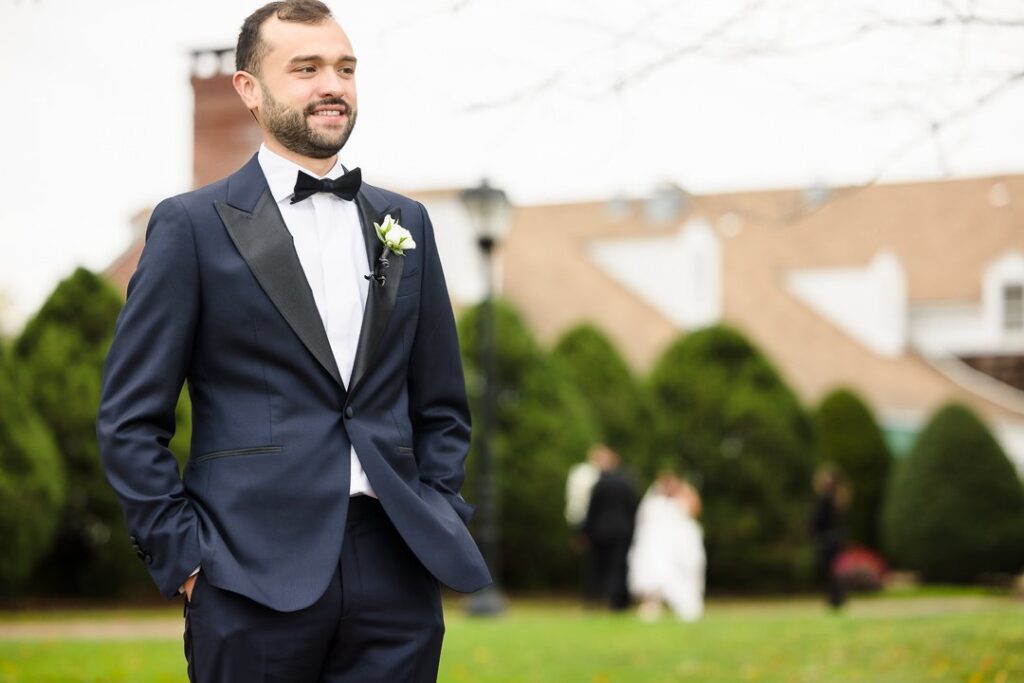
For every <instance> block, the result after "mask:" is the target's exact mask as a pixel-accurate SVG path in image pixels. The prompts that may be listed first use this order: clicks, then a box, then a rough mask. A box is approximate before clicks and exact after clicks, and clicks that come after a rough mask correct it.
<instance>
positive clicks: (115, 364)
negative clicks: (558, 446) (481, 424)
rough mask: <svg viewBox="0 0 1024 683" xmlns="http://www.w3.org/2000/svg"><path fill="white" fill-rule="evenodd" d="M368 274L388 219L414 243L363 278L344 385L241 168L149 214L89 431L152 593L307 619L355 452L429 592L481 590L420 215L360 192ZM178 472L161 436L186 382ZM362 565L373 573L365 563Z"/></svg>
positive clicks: (336, 538) (268, 202)
mask: <svg viewBox="0 0 1024 683" xmlns="http://www.w3.org/2000/svg"><path fill="white" fill-rule="evenodd" d="M355 201H356V202H357V204H358V207H359V214H360V220H361V222H362V227H363V230H364V235H365V241H366V247H367V254H366V258H367V273H369V272H370V271H371V267H378V264H377V263H376V262H377V259H378V257H379V256H380V255H381V250H382V249H383V245H382V244H381V242H380V241H379V239H378V238H377V236H376V233H375V231H374V228H373V223H374V222H377V223H381V222H383V220H382V219H383V216H384V215H385V214H391V215H392V216H393V217H395V218H398V219H399V220H400V221H401V223H402V225H403V226H404V227H405V228H407V229H408V230H409V231H411V233H412V235H413V239H415V241H416V248H415V249H412V250H408V251H406V252H405V255H404V256H399V255H397V254H391V255H390V257H389V264H390V265H389V266H388V267H387V268H383V269H381V270H379V272H380V273H382V274H384V276H385V279H384V283H383V284H382V285H381V284H376V283H373V282H371V283H370V291H369V296H368V299H367V304H366V310H365V313H364V319H363V323H362V327H361V330H360V333H359V343H358V347H357V352H356V358H355V365H354V368H353V371H352V377H351V381H350V383H349V384H350V386H345V384H344V383H343V382H342V379H341V377H340V375H339V372H338V368H337V366H336V364H335V362H334V356H333V355H332V353H331V348H330V345H329V343H328V339H327V334H326V332H325V331H324V328H323V325H322V323H321V319H320V315H319V313H318V311H317V308H316V304H315V302H314V300H313V294H312V291H311V290H310V288H309V284H308V282H307V281H306V279H305V275H304V274H303V271H302V268H301V265H300V263H299V259H298V255H297V254H296V252H295V249H294V246H293V243H292V238H291V234H290V233H289V232H288V229H287V227H286V226H285V224H284V222H283V220H282V218H281V214H280V211H279V210H278V208H277V205H276V204H275V202H274V200H273V198H272V197H271V195H270V191H269V189H268V186H267V182H266V179H265V177H264V175H263V172H262V169H261V168H260V166H259V163H258V162H257V160H256V157H255V156H254V157H253V158H252V159H251V160H250V161H249V162H248V163H247V164H246V165H245V166H244V167H243V168H242V169H241V170H239V171H238V172H237V173H235V174H234V175H232V176H229V177H228V178H225V179H223V180H221V181H219V182H216V183H213V184H212V185H208V186H206V187H203V188H200V189H198V190H195V191H193V192H189V193H186V194H183V195H180V196H177V197H173V198H171V199H168V200H165V201H163V202H161V203H160V204H159V205H158V206H157V207H156V209H155V210H154V211H153V216H152V218H151V220H150V223H149V228H148V230H147V237H146V245H145V248H144V250H143V252H142V256H141V258H140V260H139V266H138V270H137V271H136V273H135V275H134V276H133V277H132V280H131V282H130V284H129V287H128V300H127V303H126V304H125V307H124V310H123V311H122V313H121V315H120V317H119V319H118V322H117V327H116V331H115V334H114V341H113V344H112V345H111V348H110V352H109V354H108V356H107V362H106V367H105V372H104V381H103V396H102V399H101V403H100V411H99V418H98V421H97V431H98V434H99V439H100V450H101V456H102V459H103V465H104V468H105V472H106V475H107V479H108V481H109V482H110V484H111V485H112V486H113V488H114V489H115V490H116V491H117V494H118V496H119V498H120V500H121V503H122V506H123V507H124V512H125V518H126V521H127V525H128V529H129V532H130V533H131V535H132V541H133V543H134V545H135V547H136V550H137V552H138V554H139V556H140V557H142V558H143V560H144V561H145V562H146V563H147V565H148V568H149V571H150V573H151V575H152V576H153V579H154V580H155V582H156V584H157V585H158V586H159V588H160V591H161V592H162V593H163V594H164V595H165V596H167V597H171V596H173V595H174V594H175V593H176V592H177V589H178V587H179V585H181V583H182V582H183V581H184V580H185V579H186V578H187V577H188V576H189V574H190V573H191V572H192V570H193V569H194V568H195V567H196V566H199V565H201V566H202V571H203V573H204V575H205V576H206V578H207V579H208V580H209V581H210V583H212V584H213V585H215V586H218V587H220V588H224V589H227V590H231V591H234V592H237V593H240V594H242V595H245V596H248V597H250V598H252V599H253V600H256V601H257V602H260V603H262V604H264V605H267V606H269V607H271V608H273V609H277V610H281V611H293V610H298V609H302V608H304V607H306V606H308V605H310V604H312V603H313V602H314V601H315V600H316V599H317V598H318V597H320V595H321V594H322V593H323V591H324V590H325V589H326V587H327V584H328V582H329V581H330V579H331V576H332V574H333V573H334V571H335V569H336V568H337V565H338V559H339V556H340V553H341V546H342V542H343V536H344V531H345V519H346V512H347V509H348V491H349V476H350V475H349V458H350V451H349V446H350V445H355V449H356V451H357V452H358V454H359V459H360V462H361V464H362V466H363V469H364V470H365V471H366V474H367V476H368V477H369V480H370V483H371V485H372V486H373V489H374V492H375V493H376V494H377V496H378V497H379V498H380V501H381V504H382V505H383V507H384V510H385V511H386V512H387V514H388V516H389V517H390V518H391V520H392V522H393V523H394V525H395V527H396V528H397V529H398V531H399V533H400V534H401V536H402V538H403V539H404V540H405V541H406V543H407V544H408V545H409V547H410V548H411V549H412V551H413V552H414V553H415V554H416V556H417V557H418V558H419V559H420V561H421V562H422V563H423V565H424V566H425V567H426V568H427V569H428V570H429V571H430V572H431V573H433V574H434V576H436V577H437V579H438V580H439V581H441V582H442V583H444V584H447V585H448V586H450V587H452V588H454V589H456V590H459V591H463V592H468V591H473V590H477V589H479V588H482V587H483V586H485V585H487V584H488V583H489V582H490V576H489V574H488V571H487V568H486V565H485V563H484V561H483V559H482V557H481V556H480V552H479V550H478V549H477V546H476V544H475V543H474V541H473V539H472V537H471V536H470V534H469V532H468V530H467V528H466V524H467V522H468V520H469V517H470V515H471V514H472V507H471V506H470V505H469V504H468V503H466V502H465V501H464V500H463V499H462V497H461V496H460V495H459V490H460V488H461V486H462V482H463V478H464V467H463V463H464V460H465V457H466V453H467V451H468V448H469V411H468V406H467V402H466V394H465V386H464V381H463V375H462V365H461V361H460V358H459V346H458V339H457V337H456V332H455V324H454V319H453V316H452V310H451V304H450V302H449V299H448V291H447V288H446V286H445V281H444V275H443V273H442V272H441V263H440V260H439V259H438V254H437V248H436V245H435V241H434V235H433V228H432V227H431V224H430V219H429V218H428V217H427V213H426V211H425V210H424V208H423V206H422V205H420V204H419V203H418V202H415V201H413V200H410V199H408V198H406V197H402V196H400V195H397V194H394V193H391V192H387V191H385V190H381V189H378V188H375V187H371V186H368V185H365V184H364V185H363V187H362V189H361V190H360V192H359V195H358V196H357V198H356V200H355ZM186 381H187V382H188V389H189V394H190V396H191V399H192V450H191V458H190V459H189V461H188V464H187V465H186V466H185V470H184V473H183V475H181V476H179V472H178V467H177V464H176V462H175V459H174V457H173V455H172V454H171V452H170V451H169V450H168V447H167V445H168V442H169V440H170V438H171V436H172V435H173V433H174V426H175V425H174V408H175V404H176V401H177V398H178V394H179V393H180V391H181V387H182V384H183V382H186ZM370 571H372V568H371V569H370Z"/></svg>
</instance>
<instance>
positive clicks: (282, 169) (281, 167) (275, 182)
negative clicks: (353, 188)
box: [257, 144, 345, 203]
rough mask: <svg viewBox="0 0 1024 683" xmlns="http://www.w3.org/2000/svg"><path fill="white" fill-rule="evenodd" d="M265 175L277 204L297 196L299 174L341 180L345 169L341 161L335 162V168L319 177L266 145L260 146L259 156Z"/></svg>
mask: <svg viewBox="0 0 1024 683" xmlns="http://www.w3.org/2000/svg"><path fill="white" fill-rule="evenodd" d="M257 159H258V161H259V163H260V168H262V169H263V175H264V176H266V178H267V185H268V186H269V187H270V194H271V195H272V196H273V197H274V201H275V202H278V203H280V202H282V201H284V200H285V199H288V198H289V197H291V196H292V195H293V194H295V179H296V178H297V177H298V172H299V171H302V172H303V173H306V174H308V175H311V176H313V177H314V178H331V179H334V178H339V177H341V176H342V175H344V173H345V167H344V166H342V165H341V159H340V158H338V159H336V160H335V162H334V167H333V168H331V170H330V171H328V172H327V174H326V175H319V174H317V173H314V172H313V171H310V170H309V169H308V168H303V167H302V166H299V165H298V164H296V163H295V162H294V161H289V160H288V159H285V158H284V157H283V156H281V155H280V154H278V153H276V152H274V151H272V150H271V149H270V148H269V147H267V146H266V144H262V145H260V151H259V154H258V155H257Z"/></svg>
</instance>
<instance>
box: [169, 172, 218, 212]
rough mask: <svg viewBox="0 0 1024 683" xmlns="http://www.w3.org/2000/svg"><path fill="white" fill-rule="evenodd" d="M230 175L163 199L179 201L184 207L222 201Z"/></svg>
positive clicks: (207, 204)
mask: <svg viewBox="0 0 1024 683" xmlns="http://www.w3.org/2000/svg"><path fill="white" fill-rule="evenodd" d="M230 177H231V176H228V177H227V178H221V179H220V180H215V181H214V182H212V183H209V184H207V185H203V186H202V187H197V188H195V189H193V190H189V191H187V192H182V193H180V194H176V195H174V196H172V197H168V198H167V199H165V200H164V201H166V202H176V203H179V204H181V205H183V206H184V207H185V208H186V209H193V208H197V207H200V206H203V207H205V206H210V205H211V204H213V203H214V202H217V201H224V200H225V199H226V197H227V194H228V180H229V178H230Z"/></svg>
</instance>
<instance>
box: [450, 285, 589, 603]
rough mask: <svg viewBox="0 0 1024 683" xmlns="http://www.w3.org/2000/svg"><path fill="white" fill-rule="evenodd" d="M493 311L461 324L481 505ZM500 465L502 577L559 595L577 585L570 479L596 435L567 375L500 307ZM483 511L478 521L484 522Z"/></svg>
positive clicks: (470, 469) (470, 488)
mask: <svg viewBox="0 0 1024 683" xmlns="http://www.w3.org/2000/svg"><path fill="white" fill-rule="evenodd" d="M486 306H487V304H482V305H480V306H476V307H473V308H470V309H468V310H466V311H464V312H463V314H462V317H461V318H460V320H459V339H460V342H461V345H462V357H463V364H464V366H465V372H466V387H467V391H468V392H469V398H470V409H471V411H472V414H473V443H472V447H471V450H470V457H469V459H468V460H467V462H466V467H467V475H468V476H467V480H466V485H465V487H464V493H465V497H466V498H467V499H468V500H470V502H472V503H474V504H476V505H479V504H480V503H481V500H480V496H479V493H478V490H477V479H478V477H477V468H478V467H479V445H480V444H479V439H480V437H481V436H482V433H481V430H480V419H479V408H480V402H481V397H482V393H483V389H484V382H483V376H482V370H481V362H480V360H481V355H480V354H481V350H482V349H481V346H480V332H481V323H482V322H483V321H482V318H481V316H482V315H486V311H487V309H486ZM494 317H495V328H494V342H495V346H496V353H495V371H496V375H497V382H496V385H497V386H496V387H495V389H496V391H497V406H496V412H497V415H496V424H495V435H494V442H493V444H492V453H493V454H494V458H495V461H496V467H495V470H496V472H495V476H496V480H497V485H496V489H497V495H498V506H497V507H498V517H499V526H500V529H501V543H500V551H501V571H500V577H501V580H502V581H503V583H504V584H505V585H506V586H508V587H510V588H520V589H522V588H526V589H537V588H552V587H564V586H569V585H572V584H574V583H575V582H576V581H577V580H578V576H577V574H578V570H577V567H576V561H575V559H574V557H573V555H572V553H571V552H570V550H569V546H568V542H567V539H568V537H569V530H568V528H567V525H566V522H565V518H564V517H563V514H562V513H563V506H564V491H565V477H566V475H567V474H568V472H569V468H570V467H571V466H572V465H573V464H574V463H576V462H579V461H580V460H582V459H583V458H584V456H585V455H586V451H587V448H588V447H589V446H590V444H591V443H593V441H594V439H595V438H596V431H595V429H594V426H593V423H592V421H591V417H590V413H589V412H588V410H587V407H586V405H585V403H584V402H583V400H582V398H581V397H580V396H579V394H578V393H577V392H576V390H575V388H574V387H573V385H572V383H571V382H570V381H569V380H568V378H567V376H566V373H565V370H564V368H562V367H561V365H560V364H559V363H558V362H557V360H556V359H553V358H551V357H550V356H549V355H547V354H546V353H544V351H543V349H541V348H540V347H539V346H538V345H537V343H536V341H534V339H533V337H532V335H531V334H530V332H529V330H528V329H527V328H526V326H525V325H524V324H523V322H522V320H521V318H520V317H519V315H518V314H517V313H516V312H515V311H514V310H513V309H512V308H511V307H509V306H508V305H506V304H503V303H500V302H498V303H495V304H494ZM481 512H482V511H481V510H480V509H478V510H477V513H476V517H475V519H474V520H473V523H474V528H475V525H477V524H479V523H480V521H481Z"/></svg>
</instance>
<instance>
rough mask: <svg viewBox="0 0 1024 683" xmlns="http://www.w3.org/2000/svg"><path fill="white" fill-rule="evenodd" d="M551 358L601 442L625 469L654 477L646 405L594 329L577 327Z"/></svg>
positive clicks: (622, 365) (629, 374) (626, 368)
mask: <svg viewBox="0 0 1024 683" xmlns="http://www.w3.org/2000/svg"><path fill="white" fill-rule="evenodd" d="M552 356H553V357H554V358H555V359H556V360H557V361H558V362H560V363H561V364H562V366H563V367H564V368H565V369H566V372H567V375H568V377H569V379H570V381H571V382H572V383H573V385H574V386H575V387H576V389H577V390H578V392H579V394H580V396H582V397H583V399H584V401H585V402H586V404H587V406H588V407H589V409H590V413H591V415H593V417H594V421H595V424H596V428H597V430H598V434H599V438H600V440H601V441H602V442H604V443H606V444H607V445H609V446H610V447H611V448H613V449H614V450H615V451H617V452H618V453H619V455H620V456H621V458H622V461H623V463H624V464H625V465H626V466H627V467H628V468H630V469H633V470H634V471H636V472H637V473H638V474H642V475H644V477H645V478H651V477H653V475H654V474H655V471H654V470H655V469H656V468H657V463H652V462H651V457H650V448H651V443H650V441H651V430H650V429H649V425H650V419H651V406H650V402H649V401H648V399H647V397H646V393H645V392H644V391H642V389H641V387H640V386H639V384H638V383H637V381H636V379H635V378H634V377H633V374H632V372H631V371H630V369H629V366H627V365H626V362H625V361H624V360H623V359H622V356H620V355H619V353H618V351H616V350H615V347H614V346H612V344H611V342H610V341H609V340H608V338H607V337H605V336H604V335H603V334H602V333H601V331H600V330H598V329H597V328H596V327H594V326H593V325H579V326H577V327H574V328H573V329H571V330H569V331H568V332H566V333H565V334H564V335H563V336H562V337H561V339H559V340H558V342H557V343H556V344H555V347H554V349H553V351H552Z"/></svg>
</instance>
